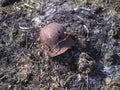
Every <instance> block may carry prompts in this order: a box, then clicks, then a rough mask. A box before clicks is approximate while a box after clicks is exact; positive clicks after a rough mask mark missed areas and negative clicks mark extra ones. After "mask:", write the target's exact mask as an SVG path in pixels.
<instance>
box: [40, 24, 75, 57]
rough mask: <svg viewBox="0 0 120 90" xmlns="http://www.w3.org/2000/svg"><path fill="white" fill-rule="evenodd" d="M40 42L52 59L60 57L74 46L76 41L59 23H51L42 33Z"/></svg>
mask: <svg viewBox="0 0 120 90" xmlns="http://www.w3.org/2000/svg"><path fill="white" fill-rule="evenodd" d="M40 40H41V43H42V45H43V47H44V49H45V50H47V51H48V54H49V55H50V56H51V57H54V56H57V55H60V54H62V53H64V52H65V51H67V50H68V49H69V48H70V47H71V46H73V45H74V41H73V40H72V38H71V37H70V35H68V34H67V33H66V30H65V28H64V27H63V26H62V25H61V24H58V23H51V24H48V25H47V26H45V27H43V28H42V29H41V31H40Z"/></svg>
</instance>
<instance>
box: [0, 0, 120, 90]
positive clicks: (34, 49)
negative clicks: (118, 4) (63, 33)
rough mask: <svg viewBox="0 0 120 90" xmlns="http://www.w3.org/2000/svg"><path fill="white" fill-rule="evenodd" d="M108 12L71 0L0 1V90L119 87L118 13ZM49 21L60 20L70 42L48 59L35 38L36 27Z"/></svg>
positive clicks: (109, 89) (113, 89) (108, 89)
mask: <svg viewBox="0 0 120 90" xmlns="http://www.w3.org/2000/svg"><path fill="white" fill-rule="evenodd" d="M6 1H7V0H6ZM110 12H111V9H108V8H104V7H101V6H95V5H93V4H92V3H91V4H90V3H88V4H86V5H85V6H84V7H81V6H79V5H76V4H75V3H74V2H73V1H71V0H70V1H67V0H50V1H49V0H46V1H44V0H43V1H39V0H35V1H32V0H30V1H27V0H26V1H19V2H16V1H14V0H13V2H12V3H8V4H5V2H4V5H1V8H0V89H1V90H14V89H17V90H24V89H25V90H26V89H30V90H119V89H120V17H119V14H115V15H113V11H112V14H111V13H110ZM114 12H115V11H114ZM52 22H57V23H60V24H63V26H64V27H65V28H66V30H67V32H68V33H70V34H71V36H72V39H73V40H74V42H75V46H74V47H72V48H71V49H69V50H68V51H67V52H65V53H63V54H61V55H59V56H56V57H53V58H52V57H50V56H48V54H47V52H46V51H45V50H44V49H43V46H42V45H41V42H40V41H39V32H40V30H41V28H42V27H44V26H45V25H47V24H49V23H52Z"/></svg>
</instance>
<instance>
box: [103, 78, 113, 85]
mask: <svg viewBox="0 0 120 90" xmlns="http://www.w3.org/2000/svg"><path fill="white" fill-rule="evenodd" d="M111 81H112V80H111V78H110V77H107V78H105V83H106V85H110V83H111Z"/></svg>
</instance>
